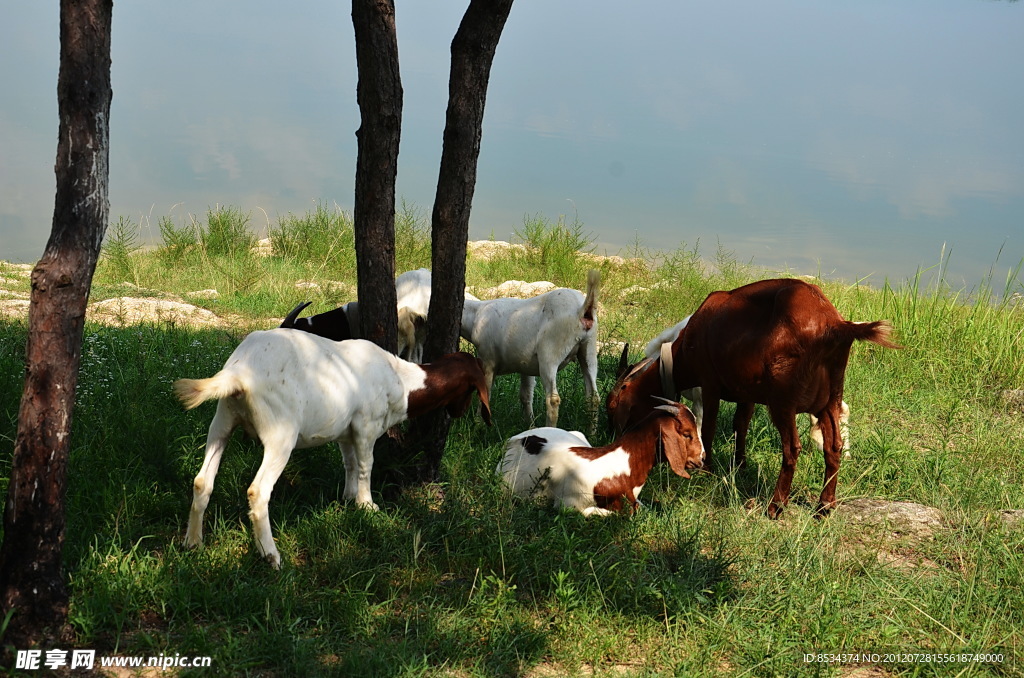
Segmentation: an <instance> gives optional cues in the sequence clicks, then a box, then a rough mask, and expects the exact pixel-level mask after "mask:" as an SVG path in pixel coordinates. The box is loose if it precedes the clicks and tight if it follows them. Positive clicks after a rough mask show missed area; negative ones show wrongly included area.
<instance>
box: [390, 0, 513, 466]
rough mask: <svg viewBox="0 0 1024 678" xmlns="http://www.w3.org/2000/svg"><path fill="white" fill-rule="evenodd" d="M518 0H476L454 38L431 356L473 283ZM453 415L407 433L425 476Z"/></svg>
mask: <svg viewBox="0 0 1024 678" xmlns="http://www.w3.org/2000/svg"><path fill="white" fill-rule="evenodd" d="M511 9H512V0H472V1H471V2H470V4H469V8H468V9H467V10H466V14H465V15H464V16H463V18H462V23H461V24H460V25H459V30H458V32H457V33H456V34H455V39H454V40H452V46H451V51H452V66H451V74H450V77H449V80H448V112H447V115H446V119H445V128H444V147H443V149H442V151H441V169H440V171H439V172H438V179H437V194H436V196H435V198H434V211H433V215H432V219H431V238H432V254H431V267H432V281H431V284H432V291H431V297H430V310H429V312H428V314H427V317H428V321H427V339H426V345H425V347H424V360H425V361H429V360H432V359H433V358H436V357H438V356H440V355H444V354H445V353H450V352H452V351H454V350H456V349H457V348H458V345H459V329H460V325H461V322H462V306H463V301H464V296H463V292H464V290H465V287H466V241H467V240H468V238H469V213H470V209H471V207H472V204H473V191H474V189H475V188H476V167H477V160H478V158H479V157H480V139H481V137H482V134H483V122H484V104H485V102H486V99H487V84H488V81H489V79H490V73H491V64H492V63H493V62H494V53H495V50H496V49H497V47H498V40H499V38H501V31H502V29H503V28H504V27H505V21H506V19H508V15H509V12H510V11H511ZM450 424H451V421H450V419H449V417H448V415H447V414H445V413H444V412H443V411H438V412H436V413H434V414H431V415H427V416H425V417H421V418H420V419H419V420H417V421H416V422H414V424H413V426H414V432H412V431H411V432H410V435H409V436H408V437H409V439H410V440H412V441H414V444H415V445H416V446H417V447H418V448H420V449H422V450H423V464H422V466H421V474H420V475H421V479H422V480H433V479H435V478H436V476H437V472H438V470H439V467H440V463H441V454H442V453H443V451H444V446H445V442H446V440H447V438H448V428H449V426H450Z"/></svg>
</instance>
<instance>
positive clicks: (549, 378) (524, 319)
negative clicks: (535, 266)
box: [461, 269, 601, 429]
mask: <svg viewBox="0 0 1024 678" xmlns="http://www.w3.org/2000/svg"><path fill="white" fill-rule="evenodd" d="M600 282H601V273H600V271H598V270H596V269H594V270H591V271H590V272H589V273H588V274H587V294H586V296H584V295H583V294H582V293H580V292H578V291H576V290H570V289H566V288H557V289H553V290H551V291H550V292H546V293H544V294H541V295H539V296H536V297H533V298H532V299H511V298H509V299H489V300H484V301H480V300H475V299H468V298H467V299H466V302H465V306H464V307H463V312H462V332H461V333H462V337H463V338H464V339H466V340H468V341H470V342H471V343H472V344H473V345H474V346H476V353H477V355H478V356H479V357H480V359H481V360H482V361H483V364H484V374H485V375H486V381H487V387H488V389H490V387H491V384H492V382H493V380H494V377H495V375H500V374H511V373H519V374H520V375H521V379H520V388H519V399H520V400H521V401H522V403H523V411H524V412H525V413H526V418H527V420H528V421H529V423H530V424H532V423H533V390H534V386H535V385H536V383H537V377H538V376H539V377H540V382H541V386H542V387H543V388H544V392H545V393H546V394H547V425H548V426H554V425H555V424H557V423H558V409H559V406H560V404H561V398H560V397H559V395H558V384H557V381H556V379H557V376H558V370H560V369H561V368H562V367H564V366H565V365H566V364H568V363H569V362H570V361H571V360H576V361H578V362H579V364H580V372H582V374H583V388H584V390H585V392H586V398H587V407H588V410H589V411H590V413H591V420H592V424H591V429H593V428H594V426H596V418H597V409H598V406H599V404H600V403H599V400H598V395H597V293H598V288H599V286H600Z"/></svg>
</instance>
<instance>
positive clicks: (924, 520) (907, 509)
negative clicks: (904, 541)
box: [836, 497, 945, 540]
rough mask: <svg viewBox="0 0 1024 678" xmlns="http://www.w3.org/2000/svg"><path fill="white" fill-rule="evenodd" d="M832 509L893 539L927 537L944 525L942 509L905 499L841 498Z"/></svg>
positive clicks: (851, 520) (920, 538)
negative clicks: (843, 499)
mask: <svg viewBox="0 0 1024 678" xmlns="http://www.w3.org/2000/svg"><path fill="white" fill-rule="evenodd" d="M836 512H837V513H838V514H840V515H842V516H844V517H845V518H846V519H847V520H849V521H850V522H853V523H858V524H861V525H864V526H867V527H875V528H879V527H880V528H883V529H885V530H886V531H887V532H889V534H890V536H892V537H893V538H898V537H909V538H911V539H914V540H923V539H931V538H932V537H933V536H934V534H935V532H936V530H939V529H942V528H943V527H945V519H944V518H943V516H942V512H941V511H939V510H938V509H936V508H932V507H930V506H924V505H922V504H914V503H912V502H908V501H887V500H885V499H872V498H868V497H863V498H859V499H850V500H848V501H844V502H843V503H842V504H840V505H839V507H838V508H837V509H836Z"/></svg>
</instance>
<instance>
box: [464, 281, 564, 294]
mask: <svg viewBox="0 0 1024 678" xmlns="http://www.w3.org/2000/svg"><path fill="white" fill-rule="evenodd" d="M556 287H558V286H557V285H555V283H553V282H548V281H547V280H541V281H538V282H532V283H531V282H526V281H524V280H506V281H505V282H503V283H501V284H500V285H496V286H494V287H487V288H484V289H481V290H477V291H476V292H475V294H476V295H477V296H478V297H480V298H481V299H498V298H502V297H516V298H517V299H529V298H530V297H535V296H537V295H538V294H544V293H545V292H550V291H551V290H553V289H555V288H556Z"/></svg>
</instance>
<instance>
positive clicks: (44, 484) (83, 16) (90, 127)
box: [0, 0, 113, 648]
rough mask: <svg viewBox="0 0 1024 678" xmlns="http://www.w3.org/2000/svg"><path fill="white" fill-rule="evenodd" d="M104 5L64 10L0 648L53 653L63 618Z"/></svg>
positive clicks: (97, 192) (94, 244)
mask: <svg viewBox="0 0 1024 678" xmlns="http://www.w3.org/2000/svg"><path fill="white" fill-rule="evenodd" d="M112 11H113V3H112V1H111V0H62V1H61V12H60V45H61V47H60V75H59V77H58V81H57V103H58V109H59V116H60V129H59V136H58V142H57V162H56V175H57V193H56V199H55V204H54V211H53V227H52V230H51V233H50V239H49V241H48V242H47V244H46V250H45V251H44V252H43V257H42V259H40V260H39V263H38V264H37V265H36V267H35V269H34V270H33V271H32V296H31V306H30V308H29V338H28V346H27V349H26V369H25V371H26V375H25V389H24V391H23V394H22V399H21V408H20V410H19V412H18V434H17V438H16V440H15V443H14V458H13V462H12V468H11V479H10V484H9V486H8V491H7V503H6V505H5V507H4V540H3V545H2V547H0V612H2V613H3V614H6V613H8V612H9V611H11V610H14V616H13V617H12V619H11V623H10V626H9V627H8V630H7V636H6V638H5V642H6V643H7V644H9V645H13V646H15V647H20V648H27V647H29V646H31V645H43V644H46V643H53V642H54V641H55V640H57V639H58V638H59V637H60V635H61V633H62V627H63V626H64V624H65V622H66V620H67V611H68V594H67V589H66V587H65V584H64V577H63V574H62V571H61V551H62V548H63V545H64V526H65V517H64V496H65V480H66V477H67V462H68V451H69V448H70V434H71V415H72V406H73V405H74V399H75V387H76V384H77V382H78V366H79V360H80V358H81V351H82V332H83V327H84V323H85V307H86V304H87V303H88V300H89V288H90V285H91V283H92V276H93V272H94V271H95V269H96V261H97V259H98V258H99V253H100V245H101V244H102V242H103V234H104V232H105V230H106V227H107V217H108V211H109V202H108V199H107V181H108V165H107V163H108V156H109V152H108V151H109V146H110V143H109V141H110V139H109V134H110V119H109V116H110V101H111V97H112V94H111V88H110V26H111V16H112Z"/></svg>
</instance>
